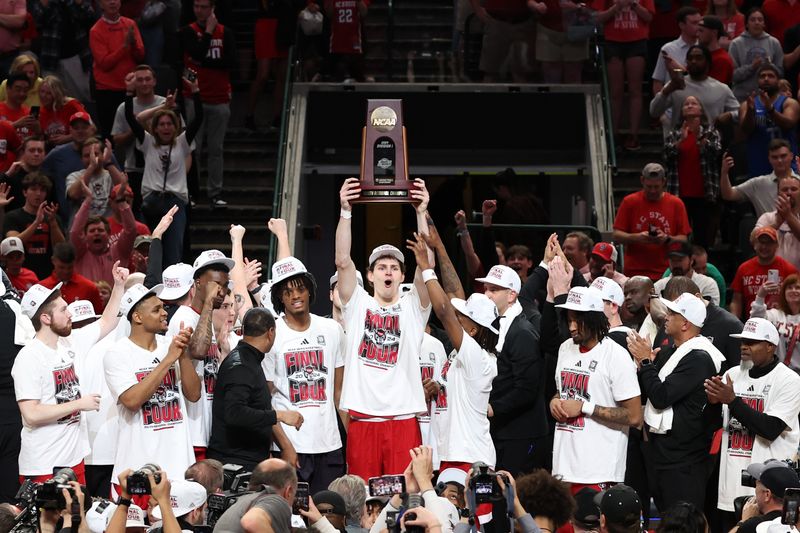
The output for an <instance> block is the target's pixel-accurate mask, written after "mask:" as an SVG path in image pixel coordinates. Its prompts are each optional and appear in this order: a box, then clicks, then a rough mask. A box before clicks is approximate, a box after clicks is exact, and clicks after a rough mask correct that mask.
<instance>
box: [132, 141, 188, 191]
mask: <svg viewBox="0 0 800 533" xmlns="http://www.w3.org/2000/svg"><path fill="white" fill-rule="evenodd" d="M193 146H194V143H192V145H191V146H190V145H189V143H188V142H186V132H183V133H181V134H180V135H178V138H177V139H175V142H174V143H173V144H172V145H169V144H158V143H156V141H155V138H154V137H153V136H152V135H150V133H149V132H144V142H142V143H140V142H139V141H136V148H138V149H139V150H141V152H142V153H143V154H144V174H143V175H142V197H143V198H144V197H146V196H147V195H148V194H149V193H151V192H154V191H155V192H160V191H162V190H164V161H167V160H169V168H168V170H167V183H166V185H167V186H166V190H167V192H171V193H173V194H174V195H175V196H177V197H178V198H180V199H181V200H183V201H184V202H186V203H189V188H188V185H187V183H186V156H188V155H189V154H191V153H192V148H193Z"/></svg>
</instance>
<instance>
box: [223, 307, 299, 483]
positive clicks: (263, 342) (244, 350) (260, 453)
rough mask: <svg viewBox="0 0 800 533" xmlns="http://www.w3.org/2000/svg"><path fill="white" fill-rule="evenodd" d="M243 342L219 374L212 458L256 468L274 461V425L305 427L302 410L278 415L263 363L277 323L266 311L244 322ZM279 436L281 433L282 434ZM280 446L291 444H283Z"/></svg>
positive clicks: (255, 311) (250, 313)
mask: <svg viewBox="0 0 800 533" xmlns="http://www.w3.org/2000/svg"><path fill="white" fill-rule="evenodd" d="M242 334H243V338H242V340H241V341H239V344H238V345H237V346H236V348H234V349H233V350H232V351H231V353H229V354H228V356H227V357H226V358H225V359H224V360H223V361H222V364H221V365H220V367H219V371H218V372H217V383H216V388H215V389H214V403H213V407H212V424H211V437H210V438H209V441H208V458H209V459H217V460H218V461H220V462H221V463H223V464H225V463H235V464H239V465H242V466H244V467H245V469H247V470H253V469H254V468H255V466H256V465H257V464H258V463H260V462H261V461H263V460H264V459H266V458H268V457H269V452H270V448H271V446H272V435H273V426H275V424H276V423H277V422H283V423H284V424H287V425H289V426H294V428H295V429H300V426H302V424H303V415H302V414H300V413H299V412H298V411H275V410H273V409H272V395H271V394H270V392H269V387H267V379H266V377H265V376H264V371H263V369H262V367H261V363H262V361H263V359H264V354H265V353H266V352H268V351H269V350H270V349H271V348H272V345H273V343H274V342H275V319H274V318H273V317H272V314H271V313H270V312H269V311H268V310H266V309H264V308H263V307H254V308H253V309H250V310H249V311H248V312H247V313H246V314H245V315H244V318H243V319H242ZM276 436H277V434H276ZM278 445H279V446H284V445H285V443H283V442H280V441H279V442H278Z"/></svg>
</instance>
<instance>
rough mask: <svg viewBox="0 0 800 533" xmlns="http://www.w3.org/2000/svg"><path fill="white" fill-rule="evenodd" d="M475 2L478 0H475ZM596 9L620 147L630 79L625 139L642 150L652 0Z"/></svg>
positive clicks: (624, 0) (608, 3)
mask: <svg viewBox="0 0 800 533" xmlns="http://www.w3.org/2000/svg"><path fill="white" fill-rule="evenodd" d="M473 1H474V0H473ZM592 8H593V9H595V10H596V11H597V12H598V13H597V14H596V20H597V23H598V24H603V31H604V34H605V40H606V49H605V54H606V61H608V63H607V67H606V68H607V71H606V72H607V73H608V83H609V90H610V91H611V114H612V117H611V124H612V126H613V128H614V137H615V139H617V144H619V137H620V128H621V127H622V114H623V111H624V109H623V107H624V98H625V79H626V78H627V80H628V121H629V128H630V132H631V133H630V136H629V137H628V138H627V139H625V142H624V145H623V146H624V147H625V149H626V150H639V149H640V147H641V146H640V144H639V127H640V125H641V124H640V122H641V119H642V82H643V81H644V68H645V65H646V57H647V37H648V34H649V25H650V21H651V20H652V18H653V13H655V5H654V3H653V1H652V0H643V1H642V2H633V1H632V0H595V1H594V2H593V3H592Z"/></svg>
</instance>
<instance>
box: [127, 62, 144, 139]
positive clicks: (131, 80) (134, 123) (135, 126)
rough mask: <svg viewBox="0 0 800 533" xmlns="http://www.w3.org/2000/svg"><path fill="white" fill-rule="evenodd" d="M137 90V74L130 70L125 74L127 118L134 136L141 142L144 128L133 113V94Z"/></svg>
mask: <svg viewBox="0 0 800 533" xmlns="http://www.w3.org/2000/svg"><path fill="white" fill-rule="evenodd" d="M135 91H136V74H134V73H133V72H129V73H128V74H126V75H125V120H126V121H127V122H128V126H130V128H131V131H132V132H133V136H134V137H136V140H137V141H139V143H143V142H144V128H143V127H142V125H141V124H139V121H138V120H136V116H135V115H134V114H133V95H134V92H135Z"/></svg>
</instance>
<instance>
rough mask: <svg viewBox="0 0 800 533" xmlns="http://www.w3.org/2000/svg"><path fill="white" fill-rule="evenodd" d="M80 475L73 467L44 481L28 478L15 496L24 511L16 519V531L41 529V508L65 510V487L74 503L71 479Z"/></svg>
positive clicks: (20, 532) (75, 478) (14, 530)
mask: <svg viewBox="0 0 800 533" xmlns="http://www.w3.org/2000/svg"><path fill="white" fill-rule="evenodd" d="M77 479H78V477H77V476H76V475H75V472H74V471H73V470H72V469H71V468H62V469H61V470H59V471H58V472H56V474H55V475H54V476H53V477H52V478H50V479H48V480H47V481H45V482H43V483H36V482H35V481H32V480H30V479H26V480H25V481H24V482H23V483H22V486H20V488H19V490H18V491H17V495H16V496H15V498H14V499H15V500H16V505H17V507H19V508H20V509H22V511H20V513H19V514H18V515H17V517H16V518H15V519H14V527H13V528H12V529H11V531H13V532H14V533H18V532H19V533H22V532H35V531H38V530H39V509H40V508H41V509H49V510H56V511H63V510H65V509H66V508H67V501H66V499H65V498H64V493H63V492H62V491H63V489H67V490H68V491H69V492H70V494H71V496H72V498H73V504H75V503H76V502H77V499H76V498H75V493H74V489H73V488H72V486H71V485H70V484H69V482H70V481H77Z"/></svg>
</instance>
